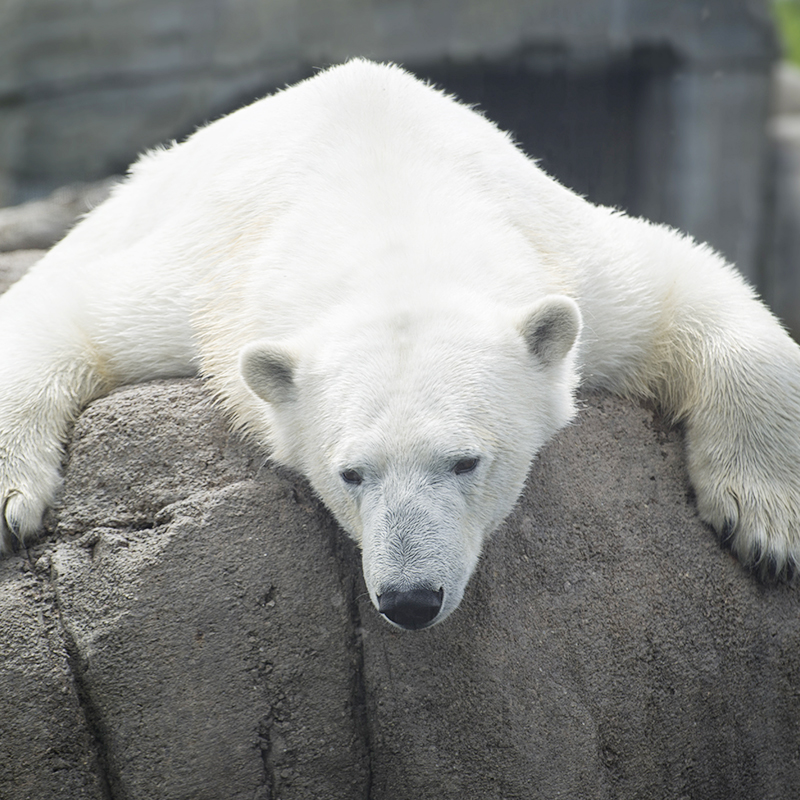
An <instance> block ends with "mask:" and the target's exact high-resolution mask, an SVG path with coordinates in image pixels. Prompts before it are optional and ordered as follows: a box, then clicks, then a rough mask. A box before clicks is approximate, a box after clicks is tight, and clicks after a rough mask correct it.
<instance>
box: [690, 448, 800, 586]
mask: <svg viewBox="0 0 800 800" xmlns="http://www.w3.org/2000/svg"><path fill="white" fill-rule="evenodd" d="M798 463H800V462H798ZM761 466H762V467H763V464H762V465H761ZM690 475H691V477H692V482H693V484H694V488H695V492H696V495H697V510H698V512H699V514H700V518H701V519H702V520H703V521H704V522H707V523H708V524H709V525H711V526H712V527H713V528H714V529H715V530H716V531H717V533H718V534H719V536H720V539H721V540H722V543H723V544H724V545H725V546H727V547H730V549H731V551H732V552H733V554H734V555H735V556H736V557H737V558H738V559H739V561H740V562H741V563H742V564H744V565H745V566H746V567H748V568H750V569H753V570H754V571H755V572H756V573H758V574H759V576H760V577H761V578H778V579H784V578H787V579H788V578H791V577H793V575H794V573H795V572H796V570H797V568H798V566H800V481H798V476H797V474H796V468H795V469H793V470H791V471H789V472H788V473H784V474H783V475H780V476H778V475H775V476H773V479H770V476H769V475H768V474H767V475H765V474H761V475H758V474H752V475H739V476H736V475H735V474H732V471H731V470H725V469H713V468H705V469H703V468H698V467H697V466H696V465H695V467H694V468H692V467H690Z"/></svg>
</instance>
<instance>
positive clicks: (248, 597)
mask: <svg viewBox="0 0 800 800" xmlns="http://www.w3.org/2000/svg"><path fill="white" fill-rule="evenodd" d="M583 405H584V409H583V411H582V413H581V415H580V417H579V420H578V421H577V422H576V423H575V424H574V425H572V426H571V427H570V428H568V429H567V430H565V431H564V432H563V433H562V434H561V435H559V437H557V439H556V440H555V441H554V442H553V443H551V445H549V446H548V447H547V448H546V449H545V451H544V452H543V453H542V454H541V457H540V458H539V460H538V461H537V463H536V464H535V465H534V468H533V470H532V472H531V475H530V479H529V481H528V485H527V488H526V490H525V495H524V497H523V498H522V500H521V502H520V504H519V505H518V507H517V509H516V511H515V512H514V513H513V515H512V517H511V518H510V519H509V520H508V521H507V523H506V524H505V525H504V526H503V528H502V529H501V530H500V531H498V532H497V534H496V535H495V536H494V537H493V539H492V540H491V541H490V543H489V545H488V547H487V548H486V552H485V555H484V557H483V559H482V562H481V565H480V567H479V569H478V571H477V573H476V575H475V576H474V578H473V580H472V583H471V584H470V586H469V588H468V591H467V595H466V597H465V600H464V602H463V603H462V606H461V607H460V608H459V610H458V611H457V612H456V613H455V614H454V615H453V616H452V617H450V618H449V619H448V620H447V621H446V622H445V623H444V624H442V625H439V626H436V627H435V628H433V629H431V630H428V631H423V632H419V633H403V632H399V631H397V630H396V629H393V628H391V627H390V626H389V625H387V624H386V623H385V622H383V621H382V620H381V619H380V618H379V617H378V615H377V613H376V612H375V611H374V610H373V609H372V607H371V605H370V603H369V600H368V598H367V597H366V594H365V590H364V587H363V583H362V579H361V575H360V565H359V558H358V553H357V551H356V549H355V548H354V547H353V546H352V544H351V543H349V541H348V540H347V539H346V538H345V537H344V535H343V534H341V532H339V531H338V530H337V529H336V526H335V524H334V522H333V521H332V520H331V518H330V516H329V514H328V513H327V511H326V510H325V509H324V508H323V507H322V506H321V505H320V504H319V503H318V501H317V500H316V499H315V498H314V496H313V494H312V492H311V491H310V489H309V487H308V485H307V484H306V483H305V481H304V480H302V479H301V478H298V477H296V476H294V475H291V474H288V473H285V472H283V471H280V470H275V469H273V468H271V467H269V466H267V465H265V463H264V457H263V454H262V453H261V452H260V451H259V450H258V449H256V448H254V447H252V446H251V445H249V444H246V443H243V442H242V441H240V440H239V439H238V437H236V436H235V435H233V434H231V433H230V432H229V430H228V428H227V426H226V424H225V421H224V420H223V419H222V418H221V416H220V414H219V412H218V410H216V409H215V407H214V405H213V403H212V401H211V398H210V397H209V396H208V394H207V393H206V390H205V389H204V387H203V384H202V383H201V382H199V381H191V380H186V381H176V382H156V383H152V384H148V385H145V386H140V387H132V388H127V389H123V390H120V391H117V392H115V393H114V394H112V395H111V396H110V397H108V398H104V399H101V400H99V401H97V402H95V403H93V404H92V405H91V406H90V407H89V408H88V409H87V411H86V412H85V413H84V414H83V416H82V417H81V418H80V419H79V421H78V423H77V425H76V427H75V432H74V437H73V440H72V444H71V447H70V451H69V458H68V463H67V465H66V482H65V488H64V492H63V496H62V498H61V500H60V502H59V504H58V506H57V508H56V509H55V510H54V512H53V513H52V514H51V515H50V517H49V520H48V527H49V529H50V531H51V533H50V536H49V538H47V539H46V540H45V541H44V542H43V543H41V544H39V545H37V546H35V547H33V548H32V549H31V551H30V554H29V556H30V563H32V564H34V565H35V568H34V569H33V570H32V571H27V572H25V571H24V569H25V562H24V561H23V559H22V558H21V557H15V558H11V559H9V560H7V561H6V562H5V563H4V564H3V565H2V569H3V570H4V572H3V575H4V576H7V583H6V584H4V590H5V594H4V595H0V596H2V597H3V602H4V603H5V604H6V605H5V606H3V609H2V614H3V620H4V623H5V624H4V625H3V626H0V642H2V644H1V645H0V646H1V647H2V648H3V652H4V653H5V652H10V653H12V658H11V660H10V661H9V660H7V658H5V657H4V659H3V662H2V666H0V685H2V687H3V689H4V691H5V692H9V695H8V697H9V700H8V702H7V706H6V709H5V712H4V713H3V714H2V715H0V719H2V720H4V721H5V722H6V725H5V728H4V730H3V733H4V735H3V739H2V746H3V747H4V748H5V749H4V754H3V756H4V757H3V760H2V761H0V776H4V774H5V773H3V772H2V770H9V769H11V767H9V764H15V763H16V764H17V765H18V766H17V767H16V769H17V772H16V773H14V774H13V776H12V774H11V773H10V772H9V773H8V774H9V776H10V777H9V779H8V780H6V782H5V783H3V782H2V780H0V795H2V796H3V797H4V798H5V797H8V798H9V800H17V798H22V797H25V798H27V797H30V796H32V795H31V794H30V793H26V792H25V791H23V790H22V789H18V788H16V787H17V785H18V781H19V780H20V778H19V776H20V775H22V776H28V777H30V780H34V779H38V778H39V777H40V776H38V775H37V773H36V767H35V764H33V763H32V762H30V761H21V759H23V758H24V755H25V753H26V752H27V751H28V750H29V748H30V746H31V744H30V741H28V737H29V736H30V730H31V726H32V722H31V719H32V717H31V713H32V712H37V713H40V714H41V715H44V716H47V715H48V714H50V713H53V714H55V713H70V714H73V716H76V710H75V703H76V698H80V702H81V706H82V708H83V711H84V714H85V718H86V720H87V725H86V726H85V727H84V728H82V727H81V725H80V724H76V726H75V730H74V731H69V733H70V734H72V735H73V736H74V737H75V739H76V741H77V742H78V744H80V742H85V739H86V730H88V731H90V732H91V733H92V734H93V735H94V736H95V737H96V740H97V746H96V750H95V752H96V760H95V762H92V760H91V758H90V756H89V755H87V756H86V760H85V763H86V764H87V765H88V767H87V768H86V769H87V770H88V772H87V771H84V773H82V774H83V775H84V776H87V775H88V776H89V777H86V780H87V781H88V780H89V778H90V777H91V776H92V775H95V776H96V780H97V782H98V783H99V784H100V785H102V784H103V783H104V782H105V783H106V784H107V785H108V786H109V787H110V796H113V797H124V798H131V799H132V800H138V799H139V798H150V797H158V798H159V800H172V799H173V798H175V799H177V798H187V799H188V798H192V799H193V800H194V799H195V798H197V799H199V800H202V799H203V798H219V797H225V798H239V797H241V798H248V800H249V799H250V798H254V797H255V798H272V799H273V800H277V798H287V799H288V798H316V797H319V798H328V799H333V800H335V799H336V798H347V800H351V799H352V798H354V797H370V798H372V799H373V800H379V799H382V798H386V800H389V798H391V800H403V798H414V800H420V799H423V800H424V799H425V798H437V800H447V799H448V798H459V799H461V798H464V797H469V798H498V800H499V799H500V798H503V800H507V799H508V798H525V799H526V800H528V799H529V798H554V797H591V798H593V799H594V798H598V799H599V800H602V799H603V798H609V799H610V798H631V799H633V798H642V797H658V798H675V799H676V800H677V799H678V798H685V797H702V798H704V800H723V798H724V800H738V799H741V800H745V798H747V800H750V799H751V798H753V797H758V798H760V799H761V800H773V799H774V800H778V799H779V798H780V800H783V799H784V798H787V797H791V796H794V795H795V794H796V793H797V789H798V787H800V753H798V742H800V695H798V692H797V666H796V665H797V662H798V655H800V613H799V612H800V600H799V599H798V596H797V592H796V590H795V589H793V588H792V587H789V586H785V585H779V586H765V585H761V584H759V583H757V582H756V581H755V580H754V579H753V578H752V577H751V576H750V575H748V574H746V573H745V572H744V571H743V570H742V569H741V568H740V567H739V565H738V564H737V563H736V562H735V561H734V560H733V559H732V558H731V556H730V555H729V554H728V553H727V552H725V551H724V550H723V549H721V548H720V547H719V545H718V543H717V542H716V541H715V538H714V536H713V534H712V532H711V531H710V530H709V529H707V528H706V527H705V526H703V525H702V524H701V523H699V521H698V520H697V517H696V515H695V512H694V509H693V506H692V504H691V501H690V498H689V497H688V492H687V485H686V481H685V477H684V470H683V456H682V450H681V437H680V435H679V433H677V432H675V431H670V430H667V429H666V428H665V427H664V426H663V425H662V424H661V423H660V422H659V421H658V420H657V419H654V418H653V415H652V414H651V413H650V412H649V411H648V410H646V409H643V408H639V407H637V406H635V405H633V404H630V403H626V402H623V401H621V400H618V399H614V398H610V397H608V396H602V395H600V396H590V397H587V398H585V399H584V403H583ZM13 576H22V578H19V579H16V578H13ZM23 578H24V581H23V583H24V586H28V587H29V588H28V589H27V593H26V591H23V589H22V588H20V587H21V586H22V585H23V584H20V583H19V582H15V581H17V580H23ZM37 597H45V598H49V599H48V601H47V602H39V601H37V599H36V598H37ZM20 607H22V608H23V609H26V608H27V609H29V610H28V611H27V612H25V613H21V612H20V611H18V610H15V609H19V608H20ZM37 619H41V620H42V621H41V622H40V623H39V624H38V627H37V624H36V620H37ZM43 627H44V628H45V629H47V630H50V631H52V633H50V634H49V636H50V639H49V640H48V641H50V640H54V641H55V642H56V647H55V652H56V653H58V652H63V651H64V649H65V650H66V651H67V652H69V653H70V654H71V655H70V658H69V659H68V660H67V661H66V662H65V661H64V659H63V658H61V660H60V661H59V660H58V659H56V663H57V666H58V667H59V669H60V670H61V672H56V674H57V675H60V676H66V677H63V678H60V680H62V681H67V683H66V684H65V685H67V691H66V693H65V692H64V691H63V689H62V688H61V686H62V684H60V683H59V682H58V681H57V680H55V679H53V681H52V682H51V683H50V684H45V686H43V687H41V688H37V689H36V690H35V692H31V690H30V689H26V687H27V685H28V684H23V687H22V689H21V691H22V692H27V694H24V695H23V696H21V697H17V694H16V689H15V682H16V681H17V680H18V679H19V678H18V675H19V674H20V672H24V671H26V670H28V671H30V673H31V674H32V675H37V674H41V673H42V672H46V671H47V670H48V669H49V670H50V672H51V673H52V672H53V670H54V669H55V667H54V666H53V665H52V655H51V651H53V649H54V648H53V646H52V645H51V646H50V650H49V651H48V650H44V651H43V648H42V646H41V641H42V637H43V634H42V633H41V630H42V628H43ZM59 637H63V639H62V641H63V642H64V643H65V644H64V645H63V647H62V649H61V650H59V649H58V642H59ZM21 659H24V660H25V663H26V666H25V669H24V670H20V669H18V668H17V667H16V666H15V665H16V664H19V663H21V661H20V660H21ZM65 663H66V664H67V667H68V668H69V669H70V670H71V671H72V676H73V679H74V682H75V685H76V686H77V690H75V691H73V690H72V689H71V688H69V687H70V686H71V684H70V683H69V682H68V678H69V672H68V671H65V670H66V668H65V666H64V664H65ZM48 665H49V666H48ZM37 686H38V684H37ZM31 698H33V702H31ZM17 703H21V704H22V705H21V706H20V707H19V711H17V710H16V709H17V707H18V706H17V705H16V704H17ZM50 709H52V712H51V711H50ZM64 709H67V711H64ZM77 717H78V722H80V715H77ZM47 736H50V737H51V739H50V741H52V744H51V745H49V746H50V748H51V750H52V751H53V752H56V751H58V749H59V747H63V745H62V744H61V741H62V740H63V738H64V736H65V733H64V731H63V730H61V729H58V730H55V731H53V730H46V731H44V733H42V734H41V735H40V736H39V739H38V740H37V741H39V743H40V745H41V746H42V748H44V749H45V750H46V748H47V746H48V745H47V744H46V743H47V741H48V740H47ZM59 736H60V737H61V739H59ZM67 738H68V737H67ZM76 747H77V745H76ZM70 752H77V750H74V751H70ZM82 752H84V753H85V752H86V750H85V749H84V751H82ZM93 763H95V764H96V765H97V766H96V767H95V768H93V767H92V764H93ZM46 769H47V767H46V766H45V770H46ZM93 769H94V770H95V771H94V772H93V771H92V770H93ZM12 778H13V780H12ZM19 785H23V784H21V783H20V784H19ZM87 785H88V784H87ZM70 792H72V793H70ZM33 796H42V797H44V796H47V797H48V798H55V799H56V800H59V798H62V797H64V798H66V797H70V798H72V797H76V796H78V797H79V796H81V795H79V794H76V793H75V792H73V791H72V789H71V788H70V789H69V791H68V790H67V789H64V790H63V791H61V790H56V789H53V790H52V791H49V792H47V793H40V794H39V795H33ZM86 796H93V795H86Z"/></svg>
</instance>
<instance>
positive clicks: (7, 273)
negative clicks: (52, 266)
mask: <svg viewBox="0 0 800 800" xmlns="http://www.w3.org/2000/svg"><path fill="white" fill-rule="evenodd" d="M0 236H2V229H0ZM44 254H45V251H44V250H16V251H15V252H13V253H2V252H0V294H2V293H3V292H5V291H6V289H8V287H9V286H11V284H12V283H16V282H17V281H18V280H19V279H20V278H21V277H22V276H23V275H24V274H25V273H26V272H27V271H28V270H29V269H30V268H31V267H32V266H33V265H34V264H35V263H36V262H37V261H38V260H39V259H40V258H41V257H42V256H43V255H44Z"/></svg>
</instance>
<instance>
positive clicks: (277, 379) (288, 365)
mask: <svg viewBox="0 0 800 800" xmlns="http://www.w3.org/2000/svg"><path fill="white" fill-rule="evenodd" d="M296 366H297V363H296V359H295V356H294V355H293V354H292V353H291V352H290V351H289V350H288V349H287V348H286V347H285V346H282V345H280V344H278V343H276V342H272V341H269V340H267V341H260V342H251V343H250V344H248V345H245V346H244V347H243V348H242V351H241V353H240V354H239V372H240V373H241V375H242V378H244V382H245V383H246V384H247V385H248V386H249V387H250V390H251V391H252V392H253V393H254V394H256V395H258V397H260V398H261V399H262V400H266V401H267V402H268V403H275V404H279V403H287V402H289V401H291V400H294V399H295V397H296V396H297V386H296V385H295V382H294V373H295V369H296Z"/></svg>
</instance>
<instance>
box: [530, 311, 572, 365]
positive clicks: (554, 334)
mask: <svg viewBox="0 0 800 800" xmlns="http://www.w3.org/2000/svg"><path fill="white" fill-rule="evenodd" d="M519 329H520V332H521V333H522V337H523V339H525V343H526V344H527V345H528V350H529V351H530V352H531V355H533V356H535V357H536V358H537V359H538V360H539V362H540V363H541V364H542V365H543V366H545V367H549V366H552V365H553V364H556V363H557V362H559V361H561V360H562V359H563V358H564V357H565V356H566V355H567V353H569V351H570V350H571V349H572V346H573V345H574V344H575V340H576V339H577V338H578V334H579V333H580V330H581V312H580V311H579V310H578V304H577V303H576V302H575V301H574V300H570V298H569V297H563V296H562V295H548V296H547V297H545V298H544V299H543V300H540V301H539V302H538V303H537V304H536V305H535V306H534V307H533V308H532V309H528V311H527V312H526V313H525V315H524V316H523V318H522V320H521V322H520V323H519Z"/></svg>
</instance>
